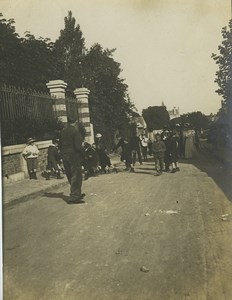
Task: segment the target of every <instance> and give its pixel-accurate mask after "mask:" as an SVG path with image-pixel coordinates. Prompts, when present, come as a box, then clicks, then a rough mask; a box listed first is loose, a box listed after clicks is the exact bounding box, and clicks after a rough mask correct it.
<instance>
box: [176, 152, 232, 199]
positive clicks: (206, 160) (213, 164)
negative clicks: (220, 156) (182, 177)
mask: <svg viewBox="0 0 232 300" xmlns="http://www.w3.org/2000/svg"><path fill="white" fill-rule="evenodd" d="M179 162H180V163H182V164H192V165H194V166H195V167H197V168H198V169H199V170H201V171H202V172H205V173H206V174H207V175H208V176H209V177H211V178H212V179H213V181H214V182H215V183H216V184H217V186H218V187H219V188H220V189H221V190H222V191H223V192H224V194H225V195H226V197H227V198H228V200H229V201H230V202H232V172H231V169H230V168H229V166H227V165H225V164H223V162H221V161H219V160H217V159H216V158H215V157H214V156H213V155H212V154H211V153H208V152H204V151H201V152H199V153H198V154H197V156H196V158H193V159H179Z"/></svg>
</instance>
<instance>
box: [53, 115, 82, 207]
mask: <svg viewBox="0 0 232 300" xmlns="http://www.w3.org/2000/svg"><path fill="white" fill-rule="evenodd" d="M82 142H83V140H82V138H81V135H80V132H79V131H78V129H77V127H76V119H74V118H68V124H67V127H66V128H64V129H63V130H62V131H61V135H60V141H59V149H60V151H61V156H62V159H63V165H64V169H65V173H66V176H67V179H68V182H69V184H70V198H69V200H68V202H69V203H78V202H83V201H82V199H83V197H84V196H85V194H82V193H81V188H82V157H83V152H84V149H83V147H82Z"/></svg>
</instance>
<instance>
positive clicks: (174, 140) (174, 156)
mask: <svg viewBox="0 0 232 300" xmlns="http://www.w3.org/2000/svg"><path fill="white" fill-rule="evenodd" d="M178 141H179V137H178V134H177V132H176V131H175V130H173V132H172V137H171V145H170V150H171V151H170V153H171V160H172V171H171V173H176V172H177V171H180V168H179V164H178V154H179V153H178V149H179V147H178Z"/></svg>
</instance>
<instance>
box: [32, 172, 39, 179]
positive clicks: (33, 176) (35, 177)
mask: <svg viewBox="0 0 232 300" xmlns="http://www.w3.org/2000/svg"><path fill="white" fill-rule="evenodd" d="M32 179H34V180H37V179H38V178H37V176H36V172H33V173H32Z"/></svg>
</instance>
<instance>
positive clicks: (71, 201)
mask: <svg viewBox="0 0 232 300" xmlns="http://www.w3.org/2000/svg"><path fill="white" fill-rule="evenodd" d="M67 203H68V204H82V203H85V201H84V200H82V199H81V198H75V199H73V198H70V199H69V200H68V201H67Z"/></svg>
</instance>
